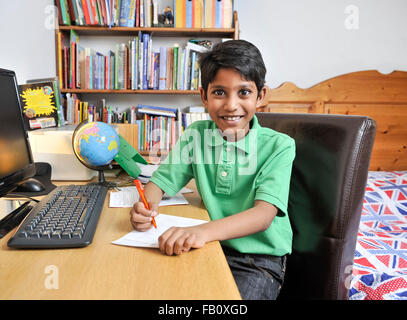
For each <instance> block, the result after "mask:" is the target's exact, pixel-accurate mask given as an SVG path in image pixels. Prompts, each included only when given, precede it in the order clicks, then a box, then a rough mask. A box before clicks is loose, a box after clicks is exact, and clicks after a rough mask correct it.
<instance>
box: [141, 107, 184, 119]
mask: <svg viewBox="0 0 407 320" xmlns="http://www.w3.org/2000/svg"><path fill="white" fill-rule="evenodd" d="M137 111H138V112H139V113H146V114H152V115H159V116H165V117H171V118H175V117H176V116H177V109H175V108H166V107H157V106H148V105H138V108H137Z"/></svg>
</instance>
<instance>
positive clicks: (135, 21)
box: [55, 0, 173, 28]
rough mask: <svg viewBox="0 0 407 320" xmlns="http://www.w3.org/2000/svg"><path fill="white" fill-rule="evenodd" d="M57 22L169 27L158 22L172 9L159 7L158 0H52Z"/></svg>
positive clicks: (159, 1) (109, 25)
mask: <svg viewBox="0 0 407 320" xmlns="http://www.w3.org/2000/svg"><path fill="white" fill-rule="evenodd" d="M55 2H56V5H57V7H58V21H59V24H60V25H73V24H74V25H78V26H108V27H109V28H110V27H130V28H132V27H153V26H154V27H156V26H157V27H158V26H171V27H172V26H173V19H172V22H171V21H168V20H167V21H160V20H161V19H159V17H160V13H161V16H163V17H165V16H173V15H172V14H170V13H172V8H171V7H165V8H162V6H161V4H162V0H55Z"/></svg>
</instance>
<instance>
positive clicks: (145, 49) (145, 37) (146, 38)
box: [143, 33, 150, 90]
mask: <svg viewBox="0 0 407 320" xmlns="http://www.w3.org/2000/svg"><path fill="white" fill-rule="evenodd" d="M149 41H150V35H149V34H148V33H144V34H143V89H144V90H147V89H148V82H147V67H148V59H149V58H148V47H149Z"/></svg>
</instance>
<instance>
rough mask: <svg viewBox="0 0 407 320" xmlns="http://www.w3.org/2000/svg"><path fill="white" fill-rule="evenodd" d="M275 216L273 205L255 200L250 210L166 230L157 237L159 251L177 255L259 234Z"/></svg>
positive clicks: (275, 209)
mask: <svg viewBox="0 0 407 320" xmlns="http://www.w3.org/2000/svg"><path fill="white" fill-rule="evenodd" d="M276 215H277V208H276V207H275V206H274V205H272V204H270V203H268V202H266V201H261V200H257V201H255V204H254V207H253V208H250V209H248V210H245V211H242V212H240V213H237V214H234V215H231V216H229V217H226V218H222V219H218V220H214V221H210V222H208V223H205V224H201V225H198V226H194V227H187V228H177V227H172V228H170V229H168V230H167V231H166V232H164V233H163V234H162V235H161V236H160V237H159V246H160V250H161V252H162V253H165V254H167V255H172V254H177V255H179V254H181V253H182V252H184V251H189V250H190V249H191V248H201V247H203V246H204V245H205V243H207V242H211V241H215V240H219V241H221V240H228V239H234V238H240V237H244V236H247V235H250V234H253V233H256V232H261V231H264V230H266V229H267V228H268V227H269V226H270V224H271V222H272V221H273V219H274V217H275V216H276Z"/></svg>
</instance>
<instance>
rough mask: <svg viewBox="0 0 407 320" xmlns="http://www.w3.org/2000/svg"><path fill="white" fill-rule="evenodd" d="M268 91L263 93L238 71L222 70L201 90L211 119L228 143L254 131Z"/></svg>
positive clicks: (264, 90)
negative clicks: (260, 108) (253, 123)
mask: <svg viewBox="0 0 407 320" xmlns="http://www.w3.org/2000/svg"><path fill="white" fill-rule="evenodd" d="M265 92H266V89H265V88H263V89H262V90H261V92H260V93H259V92H258V91H257V87H256V84H255V82H254V81H248V80H245V79H244V78H243V77H242V76H241V75H240V73H239V72H238V71H236V70H235V69H225V68H221V69H219V70H218V72H217V74H216V77H215V79H213V81H212V82H210V83H209V85H208V90H207V94H206V96H205V92H204V90H203V89H202V88H200V93H201V99H202V102H203V104H204V106H205V108H207V110H208V112H209V115H210V116H211V119H212V120H213V121H215V123H216V125H217V126H218V128H219V129H220V130H221V131H222V132H223V135H224V136H225V138H226V139H227V140H228V141H237V140H239V139H241V138H243V137H244V136H245V135H246V134H247V133H248V132H249V129H250V121H251V120H252V118H253V116H254V113H255V112H256V108H258V107H260V106H261V103H262V101H263V99H264V96H265Z"/></svg>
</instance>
